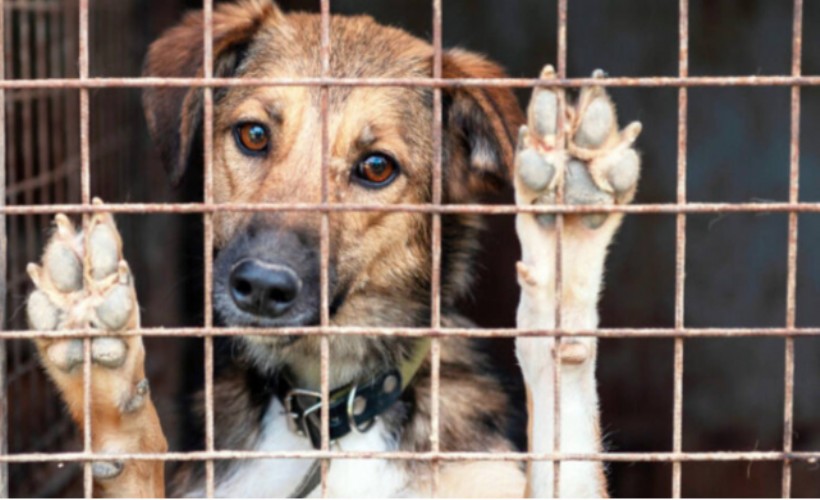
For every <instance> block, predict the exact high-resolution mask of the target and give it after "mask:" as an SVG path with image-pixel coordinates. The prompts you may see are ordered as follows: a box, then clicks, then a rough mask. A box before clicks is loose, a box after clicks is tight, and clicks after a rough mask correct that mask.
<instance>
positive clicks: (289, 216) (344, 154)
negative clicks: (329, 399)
mask: <svg viewBox="0 0 820 500" xmlns="http://www.w3.org/2000/svg"><path fill="white" fill-rule="evenodd" d="M319 47H320V19H319V17H318V16H315V15H307V14H287V15H286V14H283V13H281V12H280V11H279V10H278V9H277V8H276V7H275V6H274V5H273V4H272V3H270V2H269V1H267V0H254V1H246V2H242V3H239V4H237V5H226V4H223V5H222V6H221V7H219V8H218V9H217V11H216V12H215V13H214V71H215V74H216V75H217V76H244V77H257V78H294V77H316V76H320V74H321V60H320V56H319V54H320V49H319ZM331 47H332V52H331V57H330V60H331V65H330V66H331V67H330V75H331V76H334V77H362V78H368V77H372V78H378V77H391V78H393V77H429V76H430V75H431V73H432V61H433V56H432V49H431V47H430V46H429V44H427V43H426V42H424V41H422V40H419V39H417V38H414V37H412V36H410V35H408V34H407V33H405V32H403V31H401V30H398V29H394V28H388V27H384V26H381V25H378V24H376V23H375V22H374V21H372V20H371V19H370V18H366V17H353V18H343V17H334V18H333V21H332V24H331ZM201 65H202V15H201V13H199V12H195V13H192V14H190V15H189V16H188V17H187V18H186V19H185V21H183V23H182V24H180V25H179V26H177V27H176V28H174V29H172V30H170V31H169V32H167V33H166V34H165V35H164V36H163V37H162V38H161V39H160V40H158V41H157V42H156V43H155V44H154V45H153V46H152V48H151V52H150V54H149V56H148V60H147V62H146V70H145V72H146V74H148V75H152V76H198V75H201V74H202V70H201ZM444 72H445V77H475V78H481V77H497V76H502V72H501V70H500V69H499V68H498V67H496V66H494V65H492V64H490V63H488V62H486V61H485V60H483V59H482V58H480V57H479V56H476V55H472V54H469V53H466V52H461V51H452V52H448V53H446V55H445V58H444ZM214 94H215V106H214V122H213V123H214V136H213V147H214V150H213V181H214V184H213V188H214V190H213V193H214V198H215V201H216V202H240V203H241V202H251V203H258V202H269V203H302V204H316V203H320V202H321V201H322V140H321V138H322V118H321V112H320V110H321V108H322V98H321V97H322V96H321V91H320V89H319V88H318V87H260V88H250V87H232V88H227V89H217V90H215V92H214ZM145 107H146V114H147V117H148V122H149V126H150V128H151V131H152V133H153V135H154V138H155V140H156V142H157V144H158V145H159V147H160V151H161V153H162V156H163V159H164V161H165V163H166V164H167V166H168V168H169V170H170V172H171V175H172V177H173V178H174V179H175V180H179V178H180V177H181V176H182V174H183V173H184V171H185V169H186V168H189V164H191V163H196V161H192V159H193V160H195V159H196V158H197V157H198V156H201V152H200V151H198V150H197V151H193V149H194V148H195V146H194V145H195V144H197V141H196V136H197V133H201V122H202V116H201V114H202V92H201V90H196V89H194V90H189V89H174V88H155V89H150V90H148V91H146V94H145ZM432 107H433V93H432V90H431V89H421V88H411V87H356V88H352V87H335V88H331V89H329V91H328V92H327V111H328V115H327V116H328V121H327V132H328V135H327V137H328V178H327V195H328V199H329V201H330V202H332V203H344V204H366V205H373V204H377V205H391V204H422V203H428V202H430V201H431V198H432V195H431V192H432V177H433V176H432V171H433V163H434V156H433V155H434V151H433V144H432V128H431V127H432V123H433V114H432ZM444 107H445V115H444V117H443V122H444V137H443V142H444V152H443V155H444V156H443V160H444V196H445V199H446V201H447V202H449V203H464V202H472V201H475V200H477V199H478V197H479V196H480V195H481V194H483V193H484V192H487V191H489V190H492V189H496V188H498V187H499V186H501V185H503V184H504V182H505V181H506V179H507V178H508V176H509V175H508V169H509V164H510V162H511V159H512V155H513V140H514V138H513V133H514V132H517V126H518V125H519V124H520V123H521V121H522V117H521V112H520V110H519V108H518V105H517V103H516V102H515V99H514V97H513V95H512V94H511V93H510V92H509V91H508V90H505V89H462V90H458V91H453V90H446V91H445V95H444ZM444 226H445V231H444V275H443V287H444V291H445V297H444V298H443V300H444V301H445V304H447V303H448V302H447V301H448V300H452V299H453V298H455V296H456V295H458V294H459V293H461V292H463V291H464V288H465V287H466V286H467V283H468V277H469V270H468V261H469V254H470V253H471V249H472V246H473V245H474V239H475V235H474V230H475V227H476V223H475V221H474V220H472V219H470V218H467V217H458V218H457V217H448V218H445V224H444ZM214 227H215V242H216V243H215V244H216V246H217V248H218V249H219V256H218V258H217V261H216V263H215V266H214V304H215V308H216V311H217V313H218V315H219V316H220V318H221V319H222V320H223V321H224V322H225V323H226V324H229V325H237V326H299V325H313V324H317V323H318V322H319V318H320V284H319V283H320V279H319V277H320V263H321V258H320V255H321V254H320V241H321V239H320V235H321V232H322V216H321V214H319V213H315V212H305V211H295V212H285V211H283V212H266V213H257V214H251V213H247V212H245V213H242V212H234V213H230V212H218V213H217V214H216V215H215V216H214ZM328 234H329V248H328V249H329V269H328V274H329V302H330V313H331V321H332V322H333V323H334V324H344V325H393V326H396V325H423V324H426V323H427V322H428V321H429V304H430V294H429V290H430V267H431V249H430V247H431V245H430V242H431V217H430V215H429V214H424V213H418V212H416V213H400V212H380V211H359V212H355V211H344V212H338V211H334V212H331V213H330V216H329V225H328ZM250 341H251V342H252V343H256V344H257V345H260V344H264V345H267V346H271V347H273V348H275V349H274V350H275V351H277V354H278V355H279V357H281V354H282V351H287V350H296V351H301V352H306V351H313V352H315V351H314V349H315V347H316V345H318V343H317V342H316V341H315V339H307V338H305V339H303V340H300V341H296V339H285V338H282V337H254V338H252V339H250ZM333 342H334V350H335V352H334V355H335V356H345V355H346V354H348V355H350V356H352V357H353V358H355V357H361V354H362V353H363V352H364V351H366V350H367V344H368V342H370V341H368V340H367V339H356V338H351V337H346V338H344V339H337V340H334V341H333Z"/></svg>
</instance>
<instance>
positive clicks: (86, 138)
mask: <svg viewBox="0 0 820 500" xmlns="http://www.w3.org/2000/svg"><path fill="white" fill-rule="evenodd" d="M88 2H89V0H79V3H78V9H79V13H78V15H79V17H80V19H79V37H78V38H79V73H80V75H79V76H80V79H79V81H80V82H82V81H83V80H87V79H88V76H89V75H88ZM89 101H90V99H89V89H88V88H81V89H80V197H81V203H82V204H83V205H84V206H86V207H90V206H91V145H90V123H89V114H90V109H89V108H90V102H89ZM83 229H85V230H87V229H88V214H84V215H83ZM83 354H84V355H83V450H84V451H85V452H86V453H91V451H92V449H91V443H92V439H91V433H92V427H91V425H92V422H91V405H92V401H91V338H90V337H85V338H84V339H83ZM83 494H84V496H85V498H91V497H92V496H93V495H94V481H93V478H92V476H91V462H85V463H83Z"/></svg>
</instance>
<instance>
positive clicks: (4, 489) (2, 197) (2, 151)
mask: <svg viewBox="0 0 820 500" xmlns="http://www.w3.org/2000/svg"><path fill="white" fill-rule="evenodd" d="M5 14H6V6H5V4H4V0H0V80H5V79H6V65H5V62H6V61H5V58H4V57H3V54H4V53H5V51H6V46H5V40H6V29H5V27H6V24H5V20H6V15H5ZM6 167H7V164H6V92H5V90H3V89H0V207H4V206H5V205H6ZM7 241H8V239H7V235H6V216H5V215H3V214H0V330H1V329H5V328H6V286H7V285H6V280H7V274H6V255H7V253H6V252H7V251H8V248H7V247H6V245H7ZM6 389H7V387H6V341H5V340H0V455H5V454H7V453H8V440H7V437H8V397H7V394H6ZM8 496H9V466H8V464H7V463H3V464H0V498H8Z"/></svg>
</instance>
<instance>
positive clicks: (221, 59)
mask: <svg viewBox="0 0 820 500" xmlns="http://www.w3.org/2000/svg"><path fill="white" fill-rule="evenodd" d="M283 19H284V16H283V14H282V13H281V11H280V10H279V8H278V7H277V6H276V4H274V3H273V1H272V0H243V1H240V2H238V3H236V4H221V5H219V6H218V7H217V8H216V9H215V10H214V12H213V58H214V62H213V67H214V76H215V77H222V78H224V77H231V76H234V74H235V73H236V71H237V69H238V67H239V65H240V64H241V62H242V59H243V56H244V52H245V50H246V49H247V48H248V46H249V45H250V43H251V41H252V40H253V38H254V36H255V35H256V34H257V33H258V31H259V30H260V28H262V27H263V26H265V25H269V24H271V23H276V22H279V21H281V20H283ZM204 33H205V29H204V16H203V13H202V11H201V10H198V11H193V12H190V13H188V14H187V15H186V16H185V19H183V21H182V22H181V23H180V24H178V25H177V26H175V27H173V28H171V29H169V30H168V31H166V32H165V33H164V34H163V35H162V37H161V38H159V39H158V40H157V41H156V42H154V43H153V44H151V48H150V49H149V51H148V56H147V57H146V59H145V64H144V66H143V72H142V74H143V76H148V77H161V78H169V77H170V78H193V77H202V76H203V61H204V56H203V53H204V38H203V37H204ZM202 94H203V92H202V88H185V87H151V88H148V89H146V90H145V91H144V92H143V96H142V104H143V107H144V109H145V116H146V119H147V121H148V128H149V130H150V132H151V136H152V137H153V139H154V143H155V144H156V145H157V146H158V147H159V152H160V156H161V158H162V161H163V163H164V165H165V168H166V169H167V170H168V173H169V174H170V176H171V181H172V182H173V183H174V184H175V185H176V184H178V183H179V182H180V180H181V179H182V175H183V174H184V173H185V170H186V168H187V166H188V164H189V163H190V161H191V154H192V151H191V149H192V147H193V144H194V143H195V142H196V141H195V138H196V134H197V133H198V130H199V129H200V125H201V123H202Z"/></svg>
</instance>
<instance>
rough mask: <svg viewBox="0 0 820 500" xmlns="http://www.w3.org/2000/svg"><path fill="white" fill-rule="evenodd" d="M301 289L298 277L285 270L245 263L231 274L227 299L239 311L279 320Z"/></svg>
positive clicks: (274, 266) (253, 262)
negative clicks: (230, 299) (229, 299)
mask: <svg viewBox="0 0 820 500" xmlns="http://www.w3.org/2000/svg"><path fill="white" fill-rule="evenodd" d="M301 288H302V283H301V281H300V280H299V277H298V276H296V273H295V272H293V270H292V269H290V268H289V267H286V266H280V265H274V264H268V263H266V262H262V261H259V260H255V259H248V260H243V261H242V262H240V263H239V264H237V265H236V266H235V267H234V268H233V271H231V279H230V290H231V298H233V301H234V303H236V305H237V306H238V307H239V308H240V309H242V310H243V311H245V312H248V313H251V314H254V315H257V316H267V317H271V318H275V317H277V316H281V315H282V314H284V313H285V311H287V310H288V309H289V308H290V306H291V305H293V303H294V302H295V301H296V297H297V296H298V295H299V290H300V289H301Z"/></svg>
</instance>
